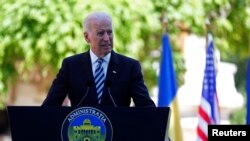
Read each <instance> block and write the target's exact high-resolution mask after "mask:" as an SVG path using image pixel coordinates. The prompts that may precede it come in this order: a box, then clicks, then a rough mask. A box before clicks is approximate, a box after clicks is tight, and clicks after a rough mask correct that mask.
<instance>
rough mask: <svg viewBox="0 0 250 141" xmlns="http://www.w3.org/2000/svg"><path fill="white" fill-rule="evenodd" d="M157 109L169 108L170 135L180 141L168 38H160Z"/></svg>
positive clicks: (174, 82) (174, 77) (174, 78)
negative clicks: (160, 53) (160, 51)
mask: <svg viewBox="0 0 250 141" xmlns="http://www.w3.org/2000/svg"><path fill="white" fill-rule="evenodd" d="M158 83H159V95H158V107H171V117H170V126H169V127H170V130H169V131H170V133H169V136H170V138H171V140H173V141H182V131H181V125H180V116H179V110H178V104H177V98H176V94H177V81H176V75H175V69H174V63H173V56H172V49H171V44H170V40H169V36H168V34H167V33H165V34H164V35H163V37H162V55H161V64H160V74H159V82H158Z"/></svg>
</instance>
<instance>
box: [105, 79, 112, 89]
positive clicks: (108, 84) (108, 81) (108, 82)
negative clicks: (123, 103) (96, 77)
mask: <svg viewBox="0 0 250 141" xmlns="http://www.w3.org/2000/svg"><path fill="white" fill-rule="evenodd" d="M106 86H107V87H110V86H111V82H110V80H109V79H108V80H106Z"/></svg>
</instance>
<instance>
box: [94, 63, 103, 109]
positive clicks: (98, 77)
mask: <svg viewBox="0 0 250 141" xmlns="http://www.w3.org/2000/svg"><path fill="white" fill-rule="evenodd" d="M103 61H104V60H103V59H102V58H99V59H98V60H97V63H98V64H97V66H96V69H95V85H96V93H97V98H98V103H99V104H100V103H101V98H102V90H103V87H104V80H105V75H104V70H103V67H102V63H103Z"/></svg>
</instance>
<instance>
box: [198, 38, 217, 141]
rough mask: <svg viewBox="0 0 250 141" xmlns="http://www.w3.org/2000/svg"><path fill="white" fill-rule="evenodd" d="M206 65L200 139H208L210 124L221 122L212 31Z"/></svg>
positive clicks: (199, 128) (199, 131)
mask: <svg viewBox="0 0 250 141" xmlns="http://www.w3.org/2000/svg"><path fill="white" fill-rule="evenodd" d="M207 45H208V47H207V54H206V67H205V72H204V78H203V88H202V96H201V103H200V105H199V108H198V127H197V134H198V141H207V140H208V135H207V133H208V125H209V124H219V122H220V115H219V113H220V112H219V104H218V98H217V92H216V73H215V65H214V45H213V37H212V35H211V33H209V34H208V42H207Z"/></svg>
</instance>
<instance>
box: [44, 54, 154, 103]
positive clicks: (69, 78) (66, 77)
mask: <svg viewBox="0 0 250 141" xmlns="http://www.w3.org/2000/svg"><path fill="white" fill-rule="evenodd" d="M106 80H108V81H109V83H110V84H108V85H110V93H111V95H112V97H113V99H114V101H115V103H116V105H117V106H118V107H119V106H129V105H130V103H131V98H133V101H134V103H135V106H150V107H155V104H154V102H153V101H152V100H151V99H150V97H149V94H148V90H147V88H146V86H145V84H144V80H143V76H142V72H141V66H140V64H139V62H138V61H136V60H134V59H131V58H128V57H125V56H122V55H120V54H117V53H115V52H114V51H112V52H111V58H110V62H109V65H108V70H107V75H106ZM89 82H91V86H90V89H89V92H87V94H86V91H87V88H88V86H87V85H89V84H88V83H89ZM94 82H95V81H94V77H93V73H92V66H91V59H90V53H89V51H88V52H85V53H82V54H78V55H74V56H71V57H68V58H66V59H64V60H63V63H62V66H61V69H60V70H59V73H58V74H57V76H56V78H55V80H54V81H53V83H52V86H51V88H50V90H49V93H48V95H47V97H46V99H45V100H44V102H43V104H42V106H61V105H62V102H63V100H64V98H65V97H66V95H68V97H69V99H70V100H71V105H72V106H77V105H78V104H79V105H80V106H100V105H101V106H114V104H113V103H112V101H111V98H110V96H109V94H108V89H107V83H106V84H105V86H104V90H103V95H102V102H101V104H100V105H99V104H98V102H97V94H96V88H95V83H94ZM85 94H86V96H85V98H84V100H83V101H82V102H80V101H81V99H82V98H83V97H84V95H85Z"/></svg>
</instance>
